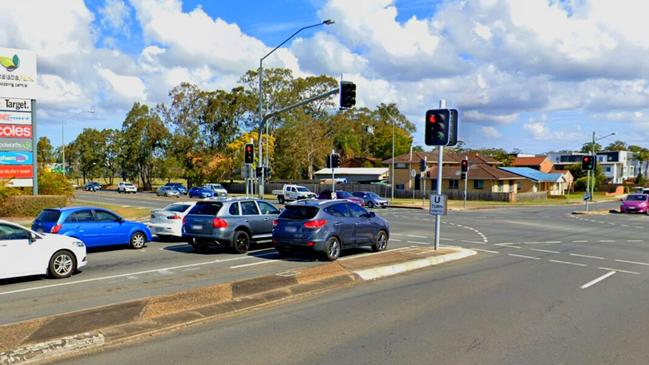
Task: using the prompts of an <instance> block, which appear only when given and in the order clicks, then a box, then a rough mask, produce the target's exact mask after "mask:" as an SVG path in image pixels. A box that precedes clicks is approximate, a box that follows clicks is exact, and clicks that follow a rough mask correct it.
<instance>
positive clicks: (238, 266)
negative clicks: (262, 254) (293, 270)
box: [230, 260, 281, 269]
mask: <svg viewBox="0 0 649 365" xmlns="http://www.w3.org/2000/svg"><path fill="white" fill-rule="evenodd" d="M273 262H281V260H266V261H259V262H253V263H250V264H243V265H235V266H230V269H239V268H242V267H248V266H257V265H264V264H272V263H273Z"/></svg>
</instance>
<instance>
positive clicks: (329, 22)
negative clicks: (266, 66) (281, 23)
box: [259, 19, 334, 63]
mask: <svg viewBox="0 0 649 365" xmlns="http://www.w3.org/2000/svg"><path fill="white" fill-rule="evenodd" d="M333 23H334V21H333V20H331V19H327V20H325V21H323V22H320V23H318V24H312V25H307V26H305V27H302V28H300V29H298V30H297V31H296V32H295V33H293V34H291V36H290V37H288V38H286V39H285V40H284V41H283V42H282V43H280V44H279V45H277V47H275V48H273V49H272V50H271V51H270V52H268V53H267V54H266V55H265V56H264V57H262V58H261V59H260V60H259V63H261V62H262V61H263V60H265V59H266V57H268V56H270V55H271V53H273V52H275V51H277V49H278V48H280V47H281V46H283V45H284V44H286V42H288V41H290V40H291V39H292V38H293V37H295V36H296V35H297V34H298V33H300V32H301V31H303V30H305V29H309V28H315V27H318V26H320V25H323V24H326V25H330V24H333Z"/></svg>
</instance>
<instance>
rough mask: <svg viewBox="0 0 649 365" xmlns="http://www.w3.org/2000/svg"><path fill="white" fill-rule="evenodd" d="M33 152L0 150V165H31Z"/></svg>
mask: <svg viewBox="0 0 649 365" xmlns="http://www.w3.org/2000/svg"><path fill="white" fill-rule="evenodd" d="M32 163H34V161H32V153H31V152H14V151H10V152H0V165H31V164H32Z"/></svg>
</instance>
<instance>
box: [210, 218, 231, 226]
mask: <svg viewBox="0 0 649 365" xmlns="http://www.w3.org/2000/svg"><path fill="white" fill-rule="evenodd" d="M227 226H228V221H226V220H225V219H221V218H214V219H213V220H212V227H214V228H226V227H227Z"/></svg>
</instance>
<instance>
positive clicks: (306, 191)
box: [297, 186, 309, 193]
mask: <svg viewBox="0 0 649 365" xmlns="http://www.w3.org/2000/svg"><path fill="white" fill-rule="evenodd" d="M297 191H299V192H301V193H308V192H309V189H307V188H305V187H304V186H298V187H297Z"/></svg>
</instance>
